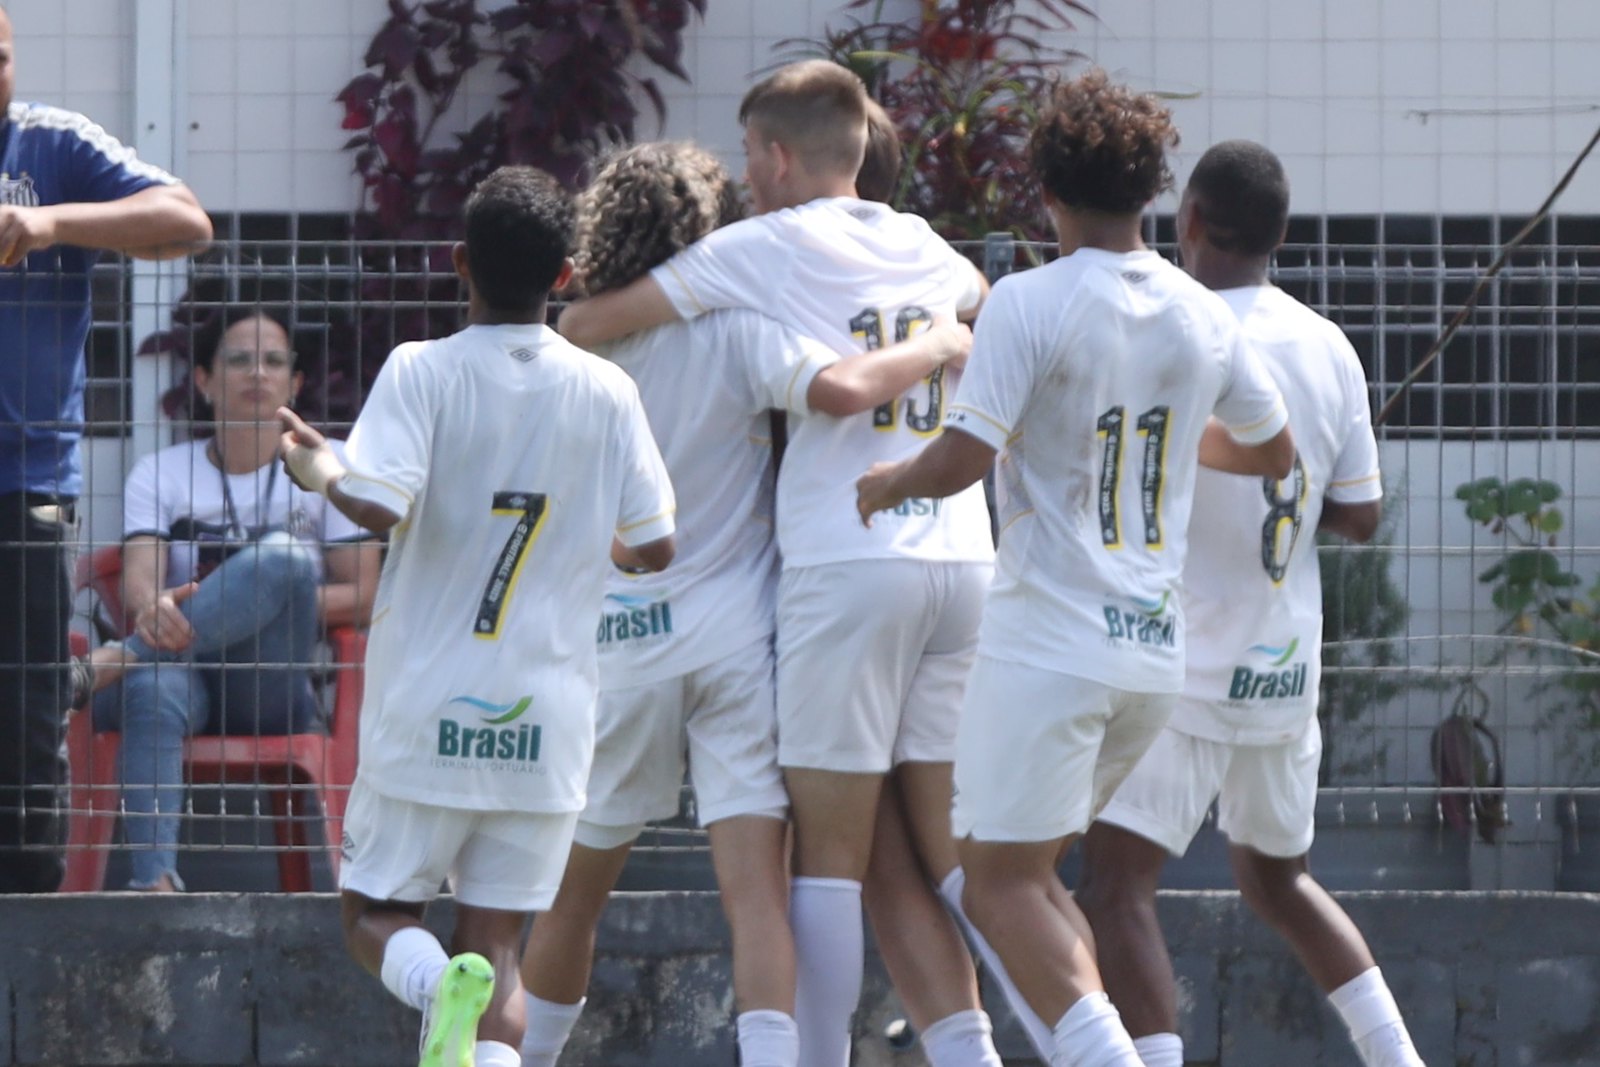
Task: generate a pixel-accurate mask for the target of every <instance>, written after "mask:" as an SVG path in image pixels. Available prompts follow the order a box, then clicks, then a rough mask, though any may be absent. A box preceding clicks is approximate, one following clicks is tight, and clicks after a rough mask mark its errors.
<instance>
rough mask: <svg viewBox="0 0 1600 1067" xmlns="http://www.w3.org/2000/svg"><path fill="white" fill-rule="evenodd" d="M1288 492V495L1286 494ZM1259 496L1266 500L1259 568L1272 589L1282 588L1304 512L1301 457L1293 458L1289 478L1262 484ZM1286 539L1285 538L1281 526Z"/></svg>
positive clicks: (1304, 470) (1305, 491)
mask: <svg viewBox="0 0 1600 1067" xmlns="http://www.w3.org/2000/svg"><path fill="white" fill-rule="evenodd" d="M1285 490H1287V492H1285ZM1261 494H1262V495H1263V496H1265V497H1266V498H1267V518H1266V521H1265V522H1263V523H1262V524H1261V565H1262V566H1263V567H1265V568H1266V570H1267V577H1269V578H1271V579H1272V584H1273V585H1281V584H1282V583H1283V576H1284V574H1285V573H1286V572H1287V571H1288V569H1289V557H1290V556H1292V555H1293V554H1294V544H1295V542H1296V541H1298V540H1300V523H1301V520H1302V519H1304V517H1305V510H1306V495H1307V485H1306V468H1305V465H1304V464H1302V463H1301V462H1300V457H1299V456H1295V457H1294V469H1293V470H1291V471H1290V472H1289V477H1287V478H1285V479H1283V480H1282V481H1278V480H1277V479H1275V478H1263V479H1262V480H1261ZM1285 525H1287V526H1288V528H1289V529H1288V536H1287V537H1285V536H1284V526H1285Z"/></svg>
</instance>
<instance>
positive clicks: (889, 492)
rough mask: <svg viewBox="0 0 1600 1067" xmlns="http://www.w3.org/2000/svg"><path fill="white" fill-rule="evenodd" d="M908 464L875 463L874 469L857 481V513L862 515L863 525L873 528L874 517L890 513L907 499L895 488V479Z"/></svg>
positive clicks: (903, 462)
mask: <svg viewBox="0 0 1600 1067" xmlns="http://www.w3.org/2000/svg"><path fill="white" fill-rule="evenodd" d="M906 462H909V461H902V462H900V463H874V464H873V465H872V468H871V469H870V470H868V471H867V473H865V474H863V475H862V476H861V477H859V478H857V479H856V511H858V512H859V513H860V515H861V525H863V526H865V527H867V528H868V529H869V530H870V529H871V528H872V516H873V515H875V514H877V513H878V512H880V511H888V510H889V509H890V508H892V507H895V506H896V505H898V504H899V503H900V502H901V501H902V500H904V499H905V494H904V493H901V492H899V491H898V490H897V489H896V488H895V486H894V481H895V477H896V476H897V475H898V474H899V473H900V470H901V468H902V467H904V466H906Z"/></svg>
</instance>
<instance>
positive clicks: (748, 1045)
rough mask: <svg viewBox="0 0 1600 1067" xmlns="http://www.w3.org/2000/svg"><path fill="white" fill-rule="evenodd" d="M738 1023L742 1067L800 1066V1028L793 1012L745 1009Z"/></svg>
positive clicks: (740, 1066) (740, 1065)
mask: <svg viewBox="0 0 1600 1067" xmlns="http://www.w3.org/2000/svg"><path fill="white" fill-rule="evenodd" d="M736 1022H737V1025H738V1027H739V1067H797V1065H798V1064H799V1063H800V1029H799V1027H797V1026H796V1025H795V1022H794V1016H792V1015H789V1014H787V1013H786V1012H781V1011H773V1010H770V1009H763V1010H759V1011H744V1012H740V1013H739V1018H738V1019H737V1020H736Z"/></svg>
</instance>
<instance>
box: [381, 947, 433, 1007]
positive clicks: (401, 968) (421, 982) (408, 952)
mask: <svg viewBox="0 0 1600 1067" xmlns="http://www.w3.org/2000/svg"><path fill="white" fill-rule="evenodd" d="M449 962H450V957H449V956H448V955H446V953H445V951H444V946H443V945H441V944H439V939H438V938H437V937H434V936H433V935H432V934H431V933H429V932H428V931H427V930H424V929H423V928H422V927H420V926H407V927H406V928H405V929H403V930H396V931H395V932H394V933H393V934H391V935H390V937H389V940H388V942H387V943H386V944H385V945H384V946H383V966H382V967H381V968H379V971H378V973H379V976H380V977H381V978H382V979H383V987H384V988H385V989H387V990H388V991H389V992H391V993H393V994H394V995H395V996H397V997H399V998H400V999H401V1000H402V1001H404V1002H405V1003H407V1004H409V1005H411V1006H412V1007H413V1008H416V1009H417V1010H418V1011H427V1010H428V1005H429V1004H430V1003H432V1001H433V991H434V990H435V989H437V988H438V987H439V976H440V975H442V974H444V969H445V966H446V965H447V964H448V963H449Z"/></svg>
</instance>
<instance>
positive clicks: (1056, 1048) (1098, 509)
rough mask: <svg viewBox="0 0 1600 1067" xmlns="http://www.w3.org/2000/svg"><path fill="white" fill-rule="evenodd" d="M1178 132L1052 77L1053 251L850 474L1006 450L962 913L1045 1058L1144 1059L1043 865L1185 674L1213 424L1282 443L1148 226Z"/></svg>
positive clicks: (1280, 419) (962, 776) (994, 301)
mask: <svg viewBox="0 0 1600 1067" xmlns="http://www.w3.org/2000/svg"><path fill="white" fill-rule="evenodd" d="M1176 137H1177V133H1176V130H1175V129H1174V128H1173V126H1172V122H1171V116H1170V114H1169V113H1168V112H1167V110H1166V109H1165V108H1164V107H1162V106H1161V105H1160V104H1159V102H1158V101H1156V100H1155V99H1154V98H1153V97H1150V96H1141V95H1136V94H1134V93H1132V92H1130V91H1128V90H1127V89H1125V88H1122V87H1120V86H1115V85H1112V84H1111V83H1110V82H1109V81H1108V80H1107V79H1106V76H1105V74H1104V73H1103V72H1099V71H1095V72H1091V73H1090V74H1087V75H1084V76H1083V77H1081V78H1078V79H1076V80H1075V81H1072V82H1069V83H1066V84H1064V85H1061V86H1058V87H1057V88H1056V89H1055V91H1054V93H1053V94H1052V98H1051V100H1050V101H1049V102H1048V103H1047V106H1046V107H1045V108H1044V109H1043V112H1042V114H1041V116H1040V118H1039V121H1038V124H1037V125H1036V127H1035V129H1034V131H1033V134H1032V136H1031V139H1030V143H1029V156H1030V162H1031V168H1032V170H1033V173H1034V174H1035V175H1036V176H1037V177H1038V179H1039V181H1040V183H1041V185H1042V186H1043V188H1044V201H1045V206H1046V207H1047V209H1048V210H1049V213H1050V216H1051V218H1052V220H1053V222H1054V223H1055V226H1056V230H1057V234H1058V236H1059V238H1060V245H1061V253H1062V256H1061V258H1060V259H1057V260H1055V261H1054V262H1052V263H1050V264H1049V265H1047V266H1043V267H1039V268H1036V269H1034V270H1029V271H1024V272H1022V273H1020V274H1013V275H1010V276H1009V277H1007V278H1005V279H1004V280H1002V281H1001V282H999V283H998V284H997V285H996V286H995V289H994V293H993V294H992V295H991V297H990V299H989V302H988V304H987V305H986V307H985V309H984V313H983V317H982V318H981V319H980V320H979V322H978V327H977V336H976V338H975V339H974V343H973V351H972V356H971V359H970V362H969V364H968V367H967V372H966V374H965V376H964V378H963V381H962V383H961V391H960V393H959V395H958V396H957V398H956V400H955V403H954V404H952V406H951V409H950V412H949V414H948V415H947V416H946V428H947V432H946V433H945V435H944V436H943V437H941V438H939V439H938V440H936V441H934V442H933V443H932V444H931V445H929V446H928V447H927V448H926V449H925V450H924V451H923V452H922V453H921V454H920V455H919V456H917V457H916V458H915V459H914V460H911V461H903V462H900V463H896V464H882V465H879V466H876V467H874V468H873V469H872V470H871V471H869V472H868V473H867V474H865V475H863V476H862V477H861V479H860V481H859V484H858V493H859V501H858V506H859V509H860V512H861V516H862V519H863V520H864V521H873V522H874V523H877V522H882V516H881V515H876V517H875V513H877V512H881V511H882V510H884V509H886V508H893V507H896V506H899V504H900V503H901V502H902V501H904V500H906V499H913V498H929V497H935V498H936V497H940V496H943V495H945V494H947V493H951V492H956V491H960V490H963V489H965V488H966V487H968V486H970V485H972V484H974V483H976V482H977V481H978V479H979V478H980V477H982V475H983V473H984V472H985V471H986V470H987V469H988V468H989V466H990V465H991V464H992V463H993V462H994V458H995V455H996V453H998V452H1001V451H1002V450H1003V455H1002V456H1001V459H1000V467H999V474H998V481H999V489H1000V496H1001V516H1000V520H1001V533H1000V556H999V561H998V565H997V568H996V575H995V581H994V586H993V588H992V589H991V590H990V592H989V597H988V600H987V602H986V604H985V607H984V617H983V628H982V632H981V634H980V637H979V648H978V660H977V664H976V665H975V666H974V668H973V671H972V677H971V679H970V680H969V682H968V685H967V691H966V702H965V706H964V707H963V709H962V712H961V726H960V733H959V736H958V738H957V744H956V764H955V785H956V798H955V809H954V813H953V817H952V821H953V824H954V830H955V833H956V837H957V841H958V843H959V845H960V849H961V858H962V866H963V867H964V868H965V871H966V877H967V885H966V894H965V903H966V906H967V914H968V915H969V917H970V918H971V919H972V921H973V922H974V923H975V924H976V925H977V927H978V929H979V930H981V931H982V932H983V934H984V935H985V936H986V937H987V938H988V940H989V943H990V944H991V945H992V946H993V947H994V949H995V950H996V951H998V952H999V954H1000V958H1001V959H1002V960H1003V961H1004V962H1005V964H1006V967H1007V969H1008V970H1009V972H1010V975H1011V978H1012V979H1013V980H1014V981H1015V983H1016V985H1017V987H1018V988H1019V989H1020V990H1021V992H1022V995H1023V996H1024V997H1025V998H1026V1000H1027V1002H1028V1004H1029V1006H1030V1007H1031V1008H1032V1009H1033V1011H1034V1012H1035V1014H1037V1015H1038V1016H1039V1017H1040V1018H1042V1019H1045V1020H1050V1021H1051V1022H1052V1029H1053V1048H1052V1050H1051V1054H1050V1063H1051V1064H1052V1067H1111V1065H1117V1067H1121V1065H1136V1064H1138V1063H1139V1057H1138V1054H1137V1053H1136V1052H1135V1051H1134V1048H1133V1044H1132V1040H1131V1038H1130V1037H1129V1036H1128V1034H1127V1032H1126V1031H1125V1030H1124V1029H1123V1028H1122V1025H1121V1023H1120V1022H1119V1021H1118V1018H1117V1014H1116V1010H1115V1009H1114V1008H1112V1007H1111V1005H1110V1003H1109V1002H1108V1001H1107V1000H1106V997H1105V994H1104V993H1103V992H1102V991H1101V986H1100V979H1099V975H1098V972H1097V970H1096V967H1095V959H1094V948H1093V939H1092V938H1091V936H1090V935H1089V931H1088V926H1087V924H1086V923H1085V921H1084V919H1083V915H1082V913H1081V912H1079V911H1078V909H1077V907H1076V906H1075V905H1074V904H1073V902H1072V898H1071V896H1070V895H1069V894H1068V893H1067V891H1066V888H1065V887H1064V886H1062V884H1061V882H1060V880H1059V878H1058V877H1057V875H1056V864H1057V862H1058V860H1059V857H1060V855H1061V854H1062V852H1063V851H1064V849H1066V848H1067V847H1070V845H1071V844H1072V843H1073V841H1075V840H1076V839H1077V837H1078V836H1079V835H1081V834H1082V833H1083V832H1084V831H1085V830H1087V829H1088V827H1089V823H1090V822H1091V820H1092V819H1093V817H1094V813H1095V811H1096V810H1098V808H1099V806H1100V805H1101V804H1103V803H1104V801H1105V800H1106V799H1107V798H1108V797H1109V795H1110V793H1111V791H1112V790H1113V789H1114V788H1115V786H1116V784H1117V782H1118V781H1120V780H1121V778H1122V776H1123V775H1125V774H1126V773H1127V772H1128V770H1129V769H1131V768H1132V766H1133V764H1134V762H1135V761H1136V760H1137V759H1138V757H1139V755H1140V754H1141V753H1142V752H1143V751H1144V749H1145V748H1146V747H1147V746H1148V745H1149V744H1150V741H1151V740H1152V739H1153V738H1154V737H1155V735H1156V733H1157V732H1159V730H1160V729H1161V726H1162V725H1163V724H1164V723H1165V721H1166V718H1167V716H1168V714H1169V713H1170V711H1171V707H1172V702H1173V699H1174V694H1175V693H1176V692H1177V690H1178V688H1179V686H1180V684H1181V682H1182V678H1183V633H1184V629H1183V617H1182V611H1181V607H1180V605H1179V603H1178V599H1177V588H1178V578H1179V574H1180V571H1181V568H1182V564H1183V557H1184V547H1185V545H1184V540H1185V530H1186V528H1187V525H1188V518H1189V505H1190V498H1191V492H1192V489H1193V482H1194V475H1195V467H1196V464H1197V458H1196V453H1197V451H1198V446H1199V443H1200V439H1201V436H1202V433H1203V432H1204V431H1205V430H1206V426H1207V417H1208V416H1209V415H1210V414H1211V413H1212V412H1213V411H1215V412H1216V414H1217V416H1218V417H1219V418H1220V419H1221V420H1222V423H1225V424H1226V425H1227V427H1229V428H1230V430H1231V434H1232V436H1233V437H1234V438H1237V439H1238V441H1239V442H1240V443H1241V451H1242V452H1244V453H1245V455H1247V456H1249V457H1251V458H1252V459H1253V461H1254V462H1255V463H1256V464H1258V466H1259V469H1260V472H1261V473H1263V474H1274V475H1284V474H1287V473H1288V471H1289V469H1290V465H1291V463H1292V461H1293V457H1294V446H1293V442H1292V441H1291V440H1290V439H1289V435H1288V432H1287V430H1286V428H1285V422H1286V414H1285V412H1284V408H1283V401H1282V399H1281V397H1280V396H1279V394H1278V390H1277V388H1276V386H1274V385H1273V382H1272V379H1271V377H1270V376H1269V375H1268V374H1267V373H1266V371H1265V370H1263V369H1262V368H1261V366H1260V365H1259V364H1258V363H1257V362H1256V360H1255V358H1254V357H1253V355H1252V354H1251V352H1250V350H1249V348H1248V347H1247V346H1246V344H1245V343H1244V341H1243V338H1242V336H1241V334H1240V331H1239V327H1238V324H1237V322H1236V321H1235V320H1234V319H1233V316H1232V315H1231V314H1230V313H1229V311H1228V308H1227V306H1226V305H1225V304H1224V303H1223V302H1222V301H1221V300H1220V299H1219V298H1218V297H1217V296H1216V295H1215V294H1212V293H1209V292H1207V291H1206V290H1205V289H1204V288H1203V287H1202V286H1200V285H1199V284H1198V283H1196V282H1195V281H1194V280H1193V279H1191V278H1189V277H1188V276H1187V275H1185V274H1184V273H1183V272H1182V271H1180V270H1178V269H1177V268H1176V267H1174V266H1172V265H1171V264H1169V263H1168V262H1167V261H1165V260H1163V259H1162V258H1161V257H1160V256H1158V255H1156V254H1155V253H1154V252H1152V251H1150V250H1149V249H1147V248H1146V247H1145V246H1144V242H1143V241H1142V239H1141V238H1140V215H1141V212H1142V210H1143V208H1144V207H1145V205H1146V204H1148V203H1149V201H1150V200H1151V199H1153V198H1154V197H1155V195H1156V194H1157V193H1159V192H1160V191H1161V190H1162V189H1164V188H1165V187H1166V186H1167V185H1168V183H1169V182H1170V180H1171V178H1170V174H1169V173H1168V171H1167V166H1166V162H1165V149H1166V147H1167V146H1168V145H1169V144H1171V143H1174V142H1175V141H1176ZM1217 432H1221V433H1222V434H1223V435H1224V436H1227V435H1228V433H1229V431H1227V430H1220V429H1219V430H1218V431H1217Z"/></svg>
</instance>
